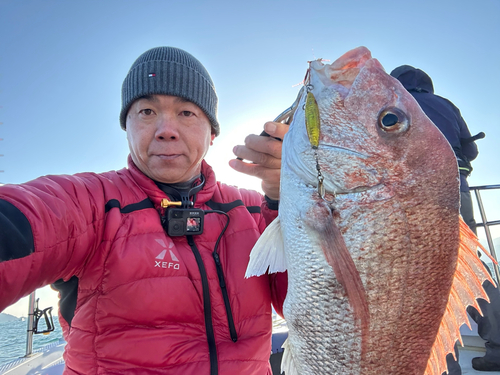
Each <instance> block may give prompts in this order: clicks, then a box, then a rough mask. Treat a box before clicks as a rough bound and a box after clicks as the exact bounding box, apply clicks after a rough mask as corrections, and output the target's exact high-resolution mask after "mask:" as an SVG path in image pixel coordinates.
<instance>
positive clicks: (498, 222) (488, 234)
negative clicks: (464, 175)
mask: <svg viewBox="0 0 500 375" xmlns="http://www.w3.org/2000/svg"><path fill="white" fill-rule="evenodd" d="M496 189H500V185H483V186H471V187H470V190H472V191H474V193H475V195H476V201H477V208H478V209H479V214H480V215H481V222H479V221H478V219H477V218H476V224H477V227H479V228H480V227H483V228H484V232H485V235H486V241H487V243H488V250H489V252H490V254H491V256H492V257H493V258H494V259H495V260H496V261H497V262H498V257H497V254H496V251H495V244H494V242H493V238H492V236H491V227H493V226H496V225H500V220H493V221H488V219H487V218H486V210H485V208H484V204H483V199H482V197H481V191H486V190H496ZM493 269H494V271H495V276H496V280H497V282H499V281H500V272H499V269H498V264H493Z"/></svg>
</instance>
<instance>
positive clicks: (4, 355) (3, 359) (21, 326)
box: [0, 317, 62, 366]
mask: <svg viewBox="0 0 500 375" xmlns="http://www.w3.org/2000/svg"><path fill="white" fill-rule="evenodd" d="M42 321H43V318H42V319H41V320H40V323H39V329H44V328H45V325H43V328H42ZM54 328H55V329H54V331H53V332H50V334H48V335H43V334H37V335H33V350H36V349H38V348H41V347H43V346H45V345H47V344H50V343H51V342H56V341H59V339H61V338H62V330H61V326H60V325H59V321H58V319H57V317H54ZM27 329H28V322H27V321H21V320H20V319H19V320H12V321H8V322H1V323H0V366H2V365H4V364H6V363H8V362H11V361H13V360H16V359H18V358H20V357H24V356H25V355H26V331H27Z"/></svg>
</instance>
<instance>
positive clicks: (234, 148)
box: [233, 146, 238, 155]
mask: <svg viewBox="0 0 500 375" xmlns="http://www.w3.org/2000/svg"><path fill="white" fill-rule="evenodd" d="M237 149H238V146H234V147H233V154H235V155H236V150H237Z"/></svg>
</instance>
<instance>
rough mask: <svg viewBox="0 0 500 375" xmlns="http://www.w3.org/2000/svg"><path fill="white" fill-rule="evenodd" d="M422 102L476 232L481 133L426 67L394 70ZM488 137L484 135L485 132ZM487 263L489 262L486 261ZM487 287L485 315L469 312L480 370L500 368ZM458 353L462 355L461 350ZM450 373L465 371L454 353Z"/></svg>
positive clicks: (497, 302)
mask: <svg viewBox="0 0 500 375" xmlns="http://www.w3.org/2000/svg"><path fill="white" fill-rule="evenodd" d="M391 76H393V77H395V78H397V79H398V80H399V81H400V82H401V83H402V84H403V86H404V87H405V88H406V89H407V90H408V91H409V92H410V94H411V95H412V96H413V97H414V98H415V100H416V101H417V102H418V104H419V105H420V107H421V108H422V110H423V111H424V112H425V114H426V115H427V116H428V117H429V118H430V119H431V120H432V122H433V123H434V124H435V125H436V126H437V127H438V128H439V130H441V132H442V133H443V135H444V136H445V137H446V139H447V140H448V142H449V143H450V145H451V146H452V148H453V150H454V151H455V154H456V156H457V161H458V167H459V170H460V214H461V215H462V217H463V219H464V221H465V222H466V223H467V225H468V226H469V227H470V229H471V230H472V231H473V232H474V233H476V222H475V220H474V211H473V209H472V199H471V195H470V191H469V184H468V183H467V177H468V176H469V175H470V173H471V171H472V166H471V164H470V162H471V161H472V160H474V159H475V158H476V157H477V154H478V151H477V146H476V144H475V143H474V140H475V139H478V138H480V137H481V136H480V135H481V134H482V133H480V134H478V135H476V136H474V137H471V134H470V131H469V129H468V127H467V124H466V123H465V121H464V119H463V118H462V116H461V114H460V111H459V109H458V108H457V107H456V106H455V105H454V104H453V103H452V102H450V101H449V100H448V99H445V98H443V97H441V96H438V95H435V94H434V86H433V84H432V79H431V78H430V77H429V76H428V75H427V73H425V72H424V71H423V70H420V69H416V68H414V67H412V66H410V65H402V66H399V67H397V68H395V69H394V70H393V71H392V72H391ZM482 136H483V137H484V134H482ZM485 266H486V264H485ZM483 287H484V289H485V291H486V293H487V294H488V297H489V299H490V303H487V302H486V301H485V300H482V299H480V300H479V301H478V302H479V306H480V307H481V310H482V312H483V314H484V317H483V316H481V315H480V314H479V313H478V312H477V310H476V309H474V308H473V307H469V308H468V309H467V311H468V312H469V314H470V316H471V317H472V318H473V319H474V320H475V321H476V323H477V324H478V333H479V336H481V337H482V338H483V339H484V340H486V345H485V346H486V354H485V356H484V357H476V358H473V359H472V367H473V368H474V369H475V370H478V371H500V327H499V325H498V323H499V322H500V292H499V290H498V288H496V287H495V286H493V285H492V284H491V283H490V282H489V281H485V283H484V284H483ZM455 352H456V353H457V355H458V352H457V350H455ZM447 362H448V369H449V374H450V375H459V374H461V373H462V371H461V369H460V366H459V364H458V362H457V361H455V360H454V359H453V356H452V355H451V354H449V355H448V357H447Z"/></svg>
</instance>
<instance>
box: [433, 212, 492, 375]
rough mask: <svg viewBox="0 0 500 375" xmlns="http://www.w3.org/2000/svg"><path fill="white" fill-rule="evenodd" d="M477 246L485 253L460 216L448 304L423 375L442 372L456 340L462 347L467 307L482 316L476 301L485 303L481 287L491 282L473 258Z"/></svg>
mask: <svg viewBox="0 0 500 375" xmlns="http://www.w3.org/2000/svg"><path fill="white" fill-rule="evenodd" d="M478 247H479V248H481V249H482V250H483V251H484V252H485V253H487V251H486V250H485V249H484V248H483V247H482V246H481V244H480V243H479V240H478V239H477V237H476V235H475V234H474V233H473V232H472V231H471V230H470V229H469V227H468V226H467V224H465V222H464V221H463V219H462V218H461V217H460V246H459V250H458V260H457V267H456V270H455V276H454V277H453V282H452V286H451V291H450V296H449V297H448V304H447V305H446V310H445V312H444V315H443V319H442V320H441V325H440V327H439V331H438V334H437V336H436V340H435V341H434V344H433V346H432V349H431V355H430V357H429V360H428V361H427V368H426V370H425V375H441V374H442V373H443V372H444V371H446V369H447V367H446V355H447V354H448V353H454V346H455V342H456V341H457V340H459V341H460V344H461V345H462V346H463V341H462V336H461V335H460V326H462V325H463V324H464V323H465V324H467V326H469V328H470V323H469V318H468V317H467V312H466V308H467V306H473V307H475V308H476V309H477V310H478V311H479V312H480V313H481V314H482V312H481V308H480V307H479V304H478V303H477V298H483V299H485V300H487V301H488V300H489V299H488V296H487V295H486V292H485V291H484V289H483V285H482V284H483V281H485V280H489V281H490V282H491V283H493V284H494V281H493V279H492V278H491V276H490V274H489V273H488V271H487V270H486V268H485V267H484V265H483V263H482V262H481V260H480V259H479V257H478V255H477V248H478ZM488 255H489V254H488ZM453 355H455V354H453Z"/></svg>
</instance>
